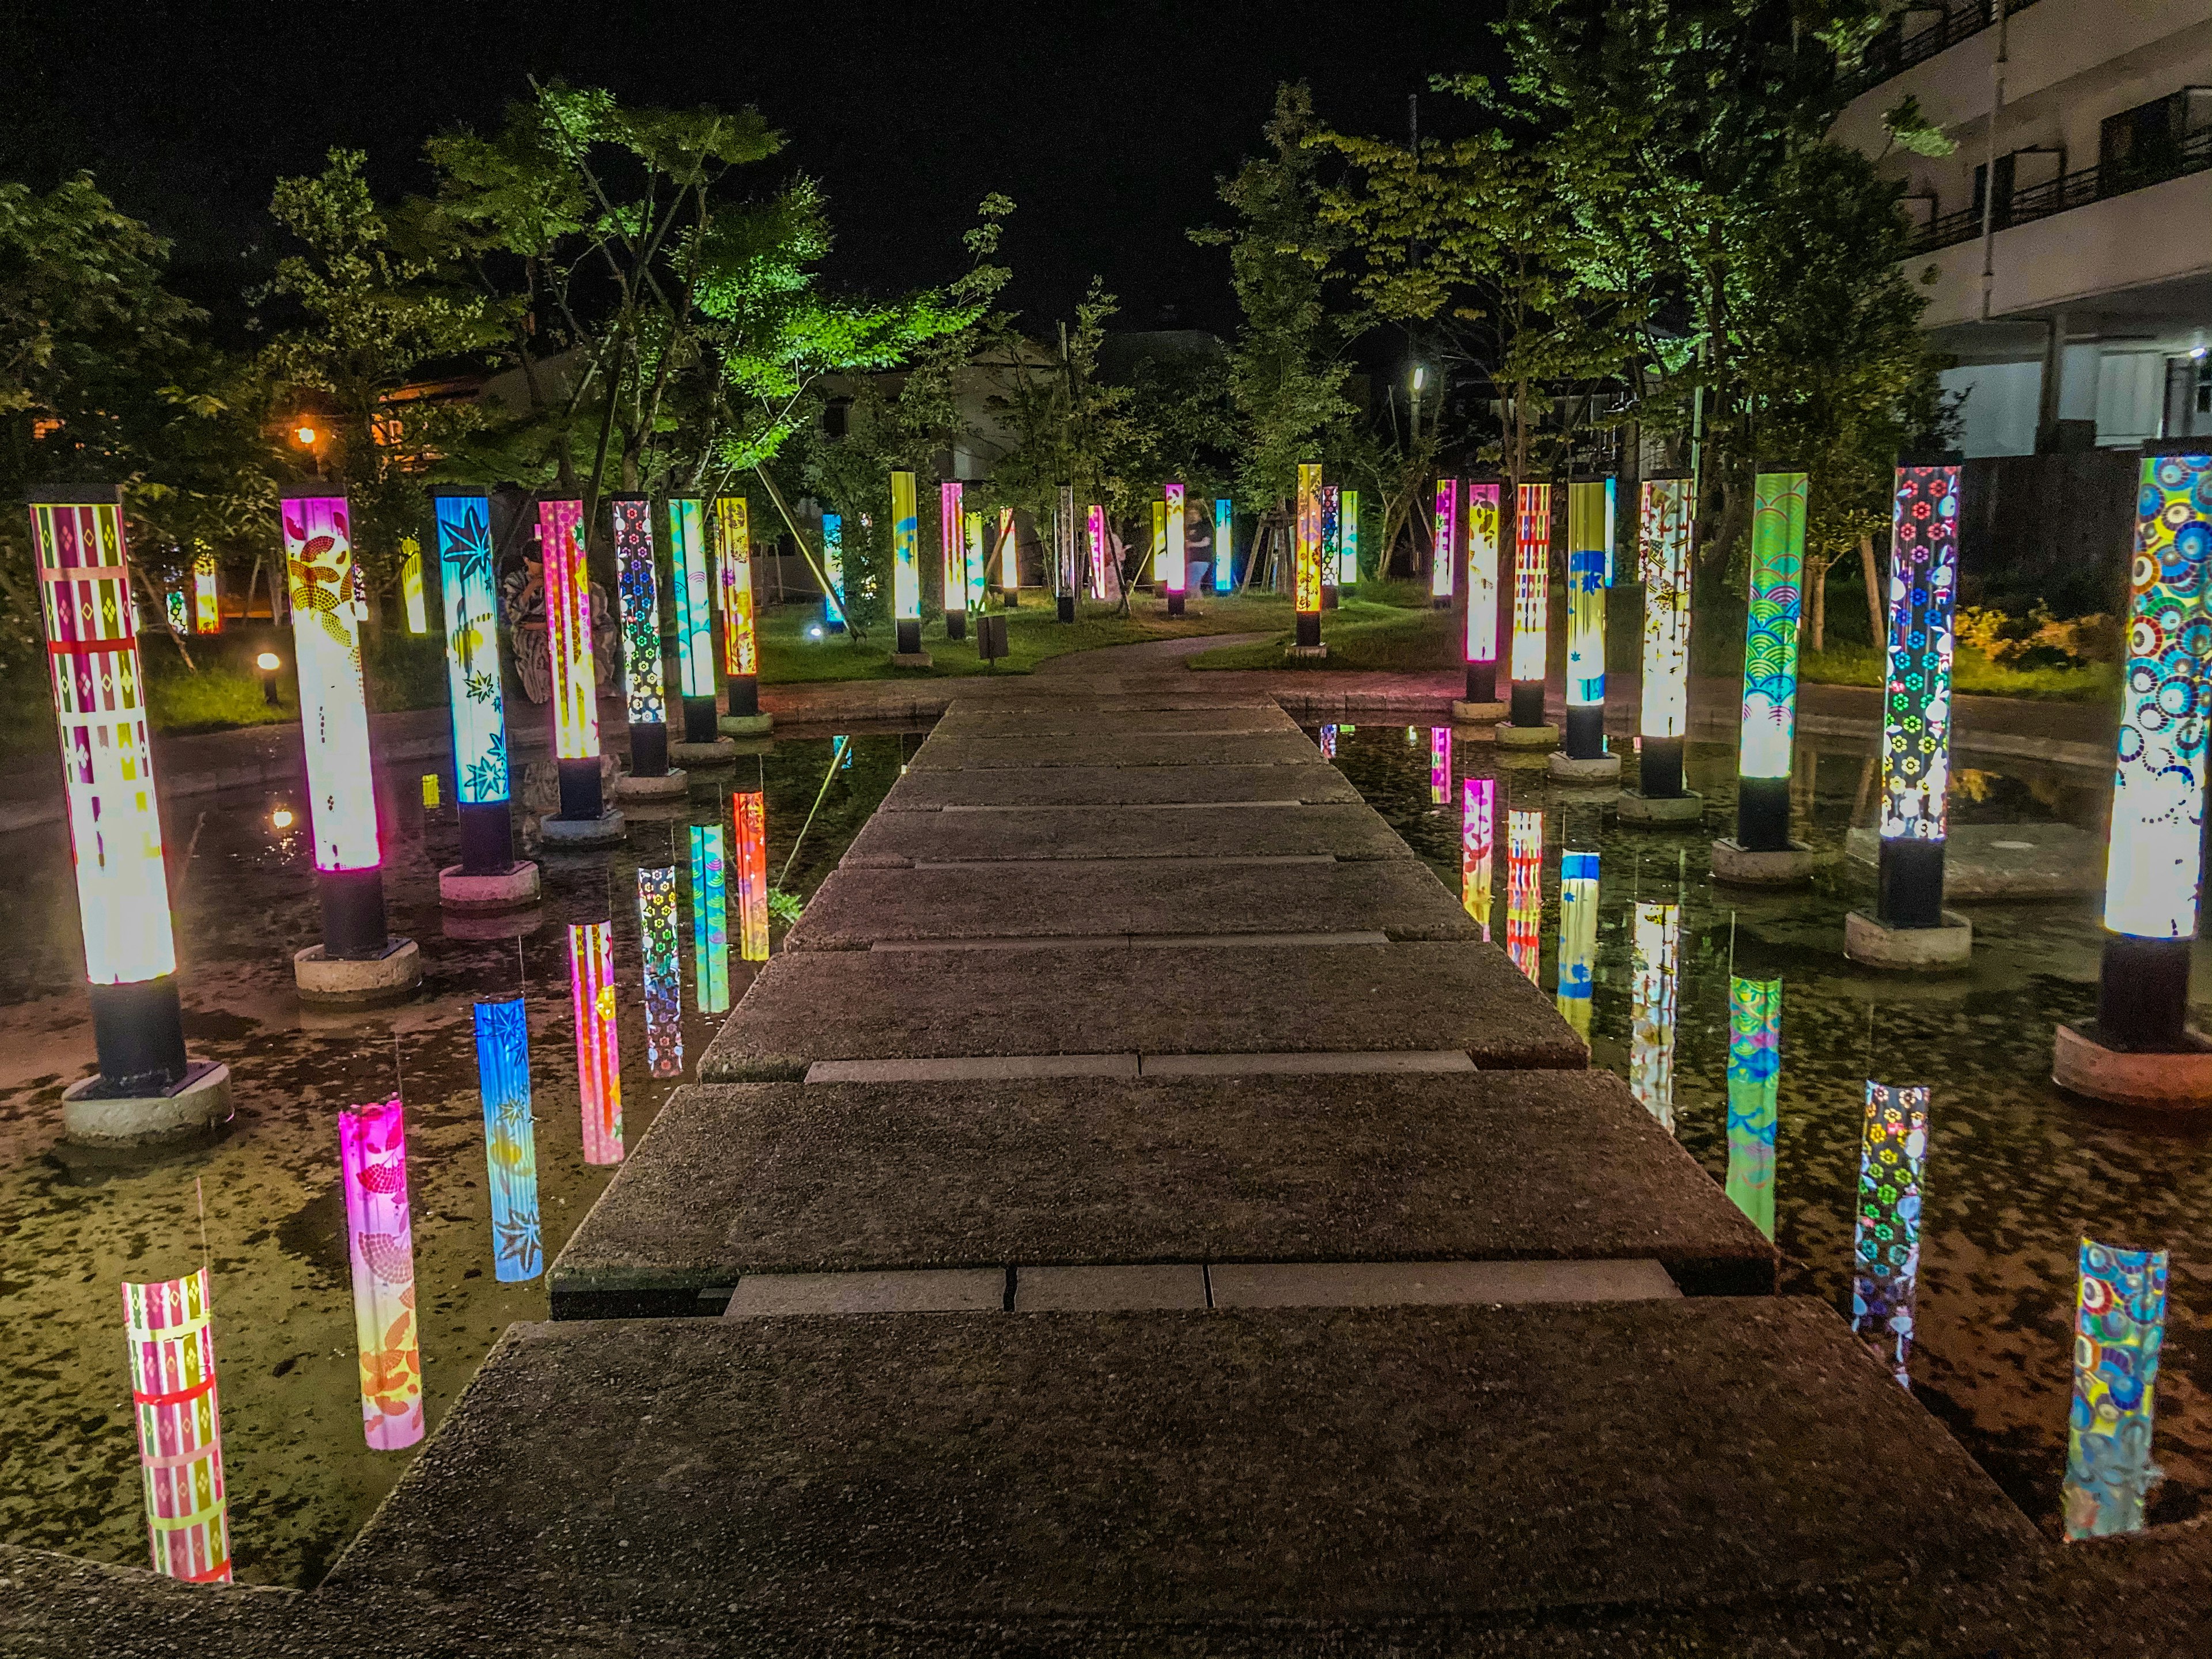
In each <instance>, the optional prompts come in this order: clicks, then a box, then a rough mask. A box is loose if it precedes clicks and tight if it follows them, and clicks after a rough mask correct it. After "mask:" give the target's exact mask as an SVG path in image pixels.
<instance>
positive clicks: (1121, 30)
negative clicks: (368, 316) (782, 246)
mask: <svg viewBox="0 0 2212 1659" xmlns="http://www.w3.org/2000/svg"><path fill="white" fill-rule="evenodd" d="M1498 9H1501V5H1500V4H1499V3H1490V4H1485V3H1480V0H1477V3H1468V0H1456V3H1444V0H1410V3H1409V0H1401V3H1396V4H1389V5H1376V4H1373V3H1357V0H1355V3H1345V0H1334V3H1313V0H1274V3H1270V4H1242V3H1231V0H1178V3H1159V0H1151V3H1122V4H1110V5H1095V6H1080V5H1066V6H1057V7H1052V6H1036V7H1025V6H1012V5H1000V6H985V5H973V6H961V5H946V4H921V3H916V4H912V5H908V6H903V7H876V6H871V5H862V4H852V3H836V0H824V3H819V4H813V5H788V6H759V5H745V4H720V5H716V4H706V3H697V4H678V3H657V4H635V5H631V6H629V7H624V6H622V5H620V4H618V3H606V4H599V5H581V4H574V3H570V0H537V3H531V4H516V3H510V0H446V3H443V4H438V5H427V4H419V3H414V0H406V3H392V4H384V5H358V4H344V3H320V4H318V3H313V0H303V3H297V4H269V3H262V0H231V3H228V4H224V3H211V4H202V5H186V4H175V3H160V0H137V3H132V4H130V5H117V4H108V3H100V0H39V3H36V4H32V3H29V0H8V3H7V5H6V6H5V7H4V8H0V18H4V21H3V22H0V76H4V77H5V79H4V82H0V84H5V85H7V86H8V88H9V97H8V99H7V100H6V103H7V108H6V110H5V112H3V113H0V145H4V150H0V176H6V177H9V178H14V179H25V180H27V181H28V182H31V183H33V184H34V185H46V184H48V183H51V182H52V179H53V178H54V177H55V176H57V175H58V174H59V173H64V172H66V171H68V170H70V168H73V167H91V168H92V169H93V170H94V173H96V174H97V176H98V178H99V180H100V184H101V185H102V186H103V187H104V188H106V190H107V191H109V193H110V194H111V195H112V196H113V197H116V199H117V200H118V203H119V204H121V205H122V206H123V207H124V208H125V210H127V211H129V212H131V213H132V214H134V215H137V216H139V217H142V218H144V219H147V220H149V222H152V223H153V224H154V226H155V228H157V229H159V230H160V231H161V232H162V233H163V234H167V235H169V236H172V237H173V238H175V239H176V240H177V243H178V248H177V256H176V257H177V261H178V265H179V277H178V282H179V286H180V287H184V288H185V289H187V290H188V291H189V292H190V293H191V295H192V297H194V298H195V299H197V300H199V301H201V302H203V303H204V304H209V305H210V306H211V307H214V308H216V310H217V312H218V313H219V315H220V316H221V317H222V319H223V320H224V321H225V322H226V324H229V323H233V322H234V321H235V319H237V318H238V317H240V316H241V315H242V314H243V313H242V307H240V301H238V299H237V295H238V291H239V290H240V289H241V288H242V287H243V286H245V285H246V283H249V282H251V281H253V280H255V279H257V278H258V276H262V275H264V274H265V271H266V269H267V266H268V264H269V263H270V260H271V259H272V258H274V257H275V255H276V252H281V251H282V249H281V248H277V247H276V246H273V245H272V232H273V227H272V226H271V225H270V222H269V220H268V218H267V215H266V211H265V210H266V207H267V204H268V199H269V192H270V185H271V184H272V182H273V181H274V180H275V179H276V178H277V177H278V176H280V175H282V174H284V173H308V172H313V171H314V170H316V168H317V167H319V163H320V159H321V156H322V155H323V152H324V151H325V149H328V148H330V147H331V146H332V145H334V144H343V145H346V146H349V147H353V148H356V149H364V150H366V151H367V152H368V155H369V158H370V169H371V176H372V178H373V179H374V182H375V184H376V185H377V188H378V191H379V193H380V197H390V196H393V195H397V194H398V193H399V192H402V191H419V190H424V189H427V188H428V185H429V175H428V169H427V167H425V166H424V164H423V163H422V159H421V155H422V140H423V138H424V137H427V136H428V135H429V134H430V133H432V132H435V131H439V130H441V129H443V128H446V127H450V126H454V125H471V126H476V127H478V128H480V129H486V128H489V127H492V126H494V125H496V123H497V121H498V118H499V112H500V109H501V105H502V104H504V103H505V102H507V100H510V99H513V98H515V97H517V96H519V95H520V94H523V93H524V92H525V91H526V76H531V75H536V76H539V77H541V78H544V77H547V76H562V77H564V78H566V79H568V80H569V81H571V82H578V83H585V84H598V85H602V86H605V87H608V88H611V89H612V90H613V91H614V92H615V93H616V94H617V95H618V96H619V97H621V98H622V99H623V100H625V101H628V102H635V103H645V104H651V103H658V104H678V105H690V104H696V103H712V104H714V105H717V106H725V107H732V106H741V105H744V104H749V103H750V104H753V105H756V106H758V107H759V109H760V110H761V112H762V113H763V115H764V116H765V117H766V118H767V119H768V120H769V123H770V124H771V125H774V126H775V127H777V128H779V129H780V130H781V131H782V132H783V133H784V134H785V136H786V138H787V148H786V149H785V151H784V152H783V154H782V155H781V156H780V157H778V158H776V159H775V160H774V161H770V162H769V163H767V164H766V165H765V166H764V167H762V168H760V169H758V170H757V172H758V173H759V176H760V177H761V179H762V182H763V185H768V184H772V183H774V182H776V181H778V180H780V179H781V178H783V177H785V176H787V174H788V173H790V172H792V171H793V170H799V171H804V172H806V173H811V174H813V175H814V176H815V177H817V178H818V179H821V180H822V181H823V185H824V186H825V189H826V191H827V193H828V197H829V214H830V218H831V222H832V223H833V225H834V226H835V227H836V232H837V237H838V246H837V249H836V253H835V254H834V255H833V256H832V258H831V260H830V262H829V266H828V269H827V271H826V273H825V274H826V278H827V280H828V281H829V283H831V284H832V285H834V286H838V287H842V288H854V289H866V290H869V291H872V292H875V293H878V294H890V293H895V292H897V291H899V290H901V289H908V288H912V287H915V286H919V285H921V284H924V283H933V282H940V281H943V280H945V278H946V277H948V276H951V275H953V274H954V273H956V272H957V270H959V269H961V268H962V266H963V264H964V255H963V252H962V250H961V248H960V246H959V240H958V239H959V235H960V233H961V232H962V231H963V229H964V228H966V227H967V226H968V225H969V223H970V222H972V215H973V210H974V207H975V203H976V202H977V201H978V200H979V199H980V198H981V197H982V196H983V194H984V193H985V192H986V191H993V190H996V191H1004V192H1005V193H1006V194H1007V195H1009V196H1011V197H1013V198H1014V200H1015V202H1016V203H1017V204H1018V213H1017V214H1016V215H1015V216H1014V219H1013V221H1012V228H1011V230H1010V232H1009V234H1008V237H1007V240H1006V246H1005V248H1004V255H1005V258H1006V262H1007V263H1009V264H1012V267H1013V269H1014V272H1015V282H1014V287H1013V289H1012V291H1011V293H1010V295H1009V296H1008V298H1009V301H1010V302H1011V303H1012V305H1014V306H1015V307H1018V308H1020V309H1021V310H1023V311H1024V313H1027V316H1028V320H1029V324H1030V326H1031V327H1032V328H1033V329H1036V331H1038V332H1039V333H1046V332H1048V331H1049V329H1050V327H1051V321H1052V319H1054V318H1056V317H1060V316H1063V315H1065V314H1066V313H1068V312H1069V311H1070V310H1071V309H1072V307H1073V303H1074V301H1076V300H1077V299H1078V298H1079V296H1080V295H1081V293H1082V291H1083V289H1084V286H1085V283H1086V282H1087V281H1088V279H1089V278H1090V276H1091V275H1092V274H1093V273H1097V274H1098V275H1100V276H1103V277H1104V278H1105V279H1106V282H1107V283H1108V285H1109V287H1110V288H1111V289H1113V290H1114V291H1115V292H1116V293H1117V294H1119V295H1121V300H1122V304H1123V310H1122V315H1121V319H1120V326H1123V327H1139V328H1142V327H1155V326H1162V325H1179V326H1185V327H1192V326H1195V327H1204V328H1211V329H1213V330H1215V331H1218V332H1222V333H1224V334H1226V333H1227V332H1229V331H1231V329H1232V328H1233V327H1234V325H1235V321H1236V311H1235V308H1234V304H1233V301H1231V296H1230V293H1229V289H1228V284H1227V263H1226V258H1227V256H1226V254H1225V252H1224V251H1222V250H1219V249H1209V248H1200V247H1195V246H1192V245H1191V244H1190V242H1189V241H1188V239H1187V238H1186V237H1185V235H1184V234H1183V233H1184V232H1185V230H1186V229H1188V228H1189V227H1191V226H1193V225H1196V224H1200V223H1203V222H1207V221H1208V220H1210V219H1218V218H1219V217H1220V216H1222V213H1223V211H1224V210H1222V209H1221V208H1220V207H1219V206H1218V203H1217V201H1216V198H1215V195H1214V191H1215V179H1216V176H1217V175H1218V174H1219V173H1224V172H1226V171H1229V170H1231V169H1233V168H1234V167H1235V166H1236V164H1237V161H1238V160H1239V158H1240V157H1241V156H1243V155H1247V154H1249V153H1252V152H1254V151H1255V150H1256V149H1258V147H1259V144H1260V126H1261V122H1262V121H1263V120H1264V119H1265V118H1266V117H1267V111H1268V108H1269V106H1270V104H1271V102H1272V100H1273V92H1274V88H1275V85H1276V83H1277V82H1279V81H1281V80H1285V79H1297V78H1304V79H1305V80H1307V81H1308V82H1310V83H1311V85H1312V87H1313V88H1314V94H1315V98H1316V104H1317V105H1318V106H1319V108H1320V110H1321V112H1322V116H1323V118H1325V119H1327V120H1329V121H1331V122H1332V123H1334V124H1335V125H1339V126H1340V127H1343V128H1345V129H1346V130H1349V131H1369V132H1381V133H1388V134H1389V135H1391V136H1393V137H1402V136H1403V134H1404V132H1405V129H1406V119H1407V94H1410V93H1413V92H1417V91H1423V90H1424V89H1425V85H1426V81H1427V77H1428V76H1430V75H1431V74H1432V73H1436V72H1439V71H1449V70H1463V69H1480V68H1486V67H1490V66H1492V64H1494V63H1495V60H1496V57H1497V48H1496V45H1495V41H1494V39H1493V37H1492V34H1491V32H1490V29H1489V27H1488V21H1487V20H1488V19H1489V18H1490V17H1492V16H1493V15H1496V13H1497V11H1498ZM1448 103H1449V100H1444V99H1442V98H1439V97H1437V96H1435V95H1433V94H1425V95H1424V96H1423V99H1422V123H1423V127H1424V131H1438V130H1440V129H1441V128H1442V127H1443V125H1445V124H1446V123H1449V121H1450V120H1451V119H1452V118H1453V112H1452V111H1451V110H1450V109H1449V107H1448Z"/></svg>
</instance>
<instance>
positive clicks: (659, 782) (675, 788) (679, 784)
mask: <svg viewBox="0 0 2212 1659" xmlns="http://www.w3.org/2000/svg"><path fill="white" fill-rule="evenodd" d="M765 718H766V716H764V715H763V719H765ZM690 792H691V780H690V779H689V778H687V777H685V776H684V774H683V773H681V772H679V771H678V770H676V769H673V768H671V769H669V770H667V771H665V772H663V773H662V774H661V775H659V777H657V778H641V777H640V776H638V775H637V774H636V773H635V772H624V773H623V774H622V775H620V776H619V777H617V778H616V780H615V799H617V800H681V799H683V798H684V796H685V795H687V794H689V793H690Z"/></svg>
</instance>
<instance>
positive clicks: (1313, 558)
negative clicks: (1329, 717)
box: [1291, 461, 1328, 657]
mask: <svg viewBox="0 0 2212 1659" xmlns="http://www.w3.org/2000/svg"><path fill="white" fill-rule="evenodd" d="M1291 604H1292V605H1293V606H1294V607H1295V609H1296V611H1297V635H1296V636H1295V640H1294V642H1293V643H1292V645H1291V652H1292V653H1293V654H1299V655H1304V656H1310V657H1324V656H1327V655H1328V647H1327V646H1325V645H1323V644H1322V642H1321V463H1320V462H1318V461H1302V462H1300V463H1299V464H1298V520H1297V542H1296V544H1294V545H1293V547H1292V550H1291Z"/></svg>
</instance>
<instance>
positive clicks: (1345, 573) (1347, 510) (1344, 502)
mask: <svg viewBox="0 0 2212 1659" xmlns="http://www.w3.org/2000/svg"><path fill="white" fill-rule="evenodd" d="M1358 580H1359V492H1358V490H1356V489H1347V490H1346V491H1345V492H1344V494H1343V495H1342V496H1341V497H1340V499H1339V501H1338V502H1337V517H1336V590H1337V593H1338V596H1339V598H1340V599H1341V597H1342V596H1343V595H1344V594H1346V593H1348V592H1351V591H1352V588H1353V587H1354V586H1356V585H1357V584H1358Z"/></svg>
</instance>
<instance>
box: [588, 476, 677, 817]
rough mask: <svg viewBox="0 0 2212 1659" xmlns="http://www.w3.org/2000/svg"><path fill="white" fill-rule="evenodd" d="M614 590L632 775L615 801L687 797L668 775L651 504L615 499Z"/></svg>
mask: <svg viewBox="0 0 2212 1659" xmlns="http://www.w3.org/2000/svg"><path fill="white" fill-rule="evenodd" d="M607 510H608V512H609V513H610V514H611V516H612V518H613V520H614V526H613V527H614V538H615V589H616V594H617V601H618V604H619V606H620V610H621V613H622V638H623V705H624V711H625V712H626V713H627V714H629V774H628V775H625V776H623V777H620V778H617V779H616V780H615V793H617V795H623V796H631V795H642V796H665V795H680V794H682V793H684V781H685V780H684V774H683V773H681V772H671V771H670V770H669V769H668V683H667V678H666V677H665V673H664V672H663V671H662V666H661V661H660V577H659V573H658V572H657V571H656V570H655V569H654V568H653V564H654V556H653V503H652V502H651V501H647V499H646V498H645V497H644V496H642V495H617V496H614V497H612V498H611V500H610V501H608V503H607Z"/></svg>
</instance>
